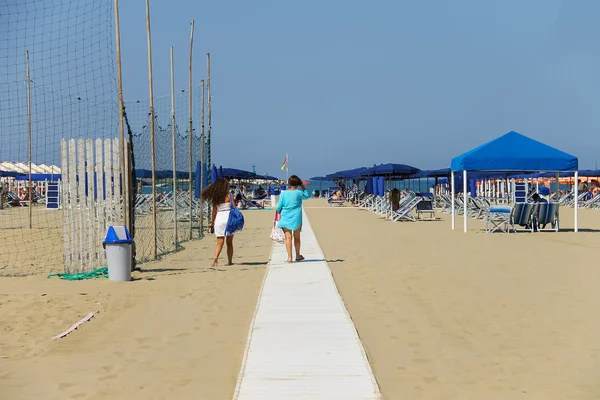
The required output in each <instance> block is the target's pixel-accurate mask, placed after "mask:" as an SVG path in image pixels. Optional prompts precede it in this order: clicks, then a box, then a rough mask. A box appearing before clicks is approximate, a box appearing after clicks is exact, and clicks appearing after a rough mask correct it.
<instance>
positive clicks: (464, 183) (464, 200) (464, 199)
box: [463, 170, 469, 233]
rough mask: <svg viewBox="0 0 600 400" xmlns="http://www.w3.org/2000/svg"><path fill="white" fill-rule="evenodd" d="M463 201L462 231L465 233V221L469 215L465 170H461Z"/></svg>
mask: <svg viewBox="0 0 600 400" xmlns="http://www.w3.org/2000/svg"><path fill="white" fill-rule="evenodd" d="M463 202H464V203H465V209H464V214H463V217H464V218H463V229H464V232H465V233H467V221H468V218H469V216H468V215H467V214H468V213H469V207H468V205H469V192H468V191H467V170H464V171H463Z"/></svg>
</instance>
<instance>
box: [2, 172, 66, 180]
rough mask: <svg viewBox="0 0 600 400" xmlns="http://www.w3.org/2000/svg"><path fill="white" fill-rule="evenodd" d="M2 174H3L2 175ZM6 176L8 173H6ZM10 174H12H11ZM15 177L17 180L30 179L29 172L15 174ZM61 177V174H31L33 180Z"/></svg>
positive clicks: (57, 178)
mask: <svg viewBox="0 0 600 400" xmlns="http://www.w3.org/2000/svg"><path fill="white" fill-rule="evenodd" d="M0 176H2V175H0ZM5 176H6V175H5ZM9 176H10V175H9ZM13 176H14V177H15V180H16V181H28V180H29V174H25V175H22V174H19V175H13ZM59 179H60V174H31V180H32V181H36V182H38V181H52V180H54V181H57V180H59Z"/></svg>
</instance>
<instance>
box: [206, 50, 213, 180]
mask: <svg viewBox="0 0 600 400" xmlns="http://www.w3.org/2000/svg"><path fill="white" fill-rule="evenodd" d="M206 69H207V76H206V91H207V95H208V101H207V105H208V110H207V111H208V138H207V140H206V144H207V147H208V154H207V159H206V163H207V165H208V168H210V166H211V165H212V160H211V154H210V139H211V133H212V118H211V97H210V53H208V54H206ZM209 176H210V175H209Z"/></svg>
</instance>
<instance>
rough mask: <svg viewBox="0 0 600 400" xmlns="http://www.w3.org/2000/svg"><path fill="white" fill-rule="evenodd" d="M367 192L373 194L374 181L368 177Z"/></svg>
mask: <svg viewBox="0 0 600 400" xmlns="http://www.w3.org/2000/svg"><path fill="white" fill-rule="evenodd" d="M365 192H367V193H369V194H373V181H372V180H371V179H367V185H366V186H365Z"/></svg>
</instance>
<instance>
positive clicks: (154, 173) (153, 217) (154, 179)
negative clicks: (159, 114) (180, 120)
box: [146, 0, 158, 259]
mask: <svg viewBox="0 0 600 400" xmlns="http://www.w3.org/2000/svg"><path fill="white" fill-rule="evenodd" d="M146 33H147V35H148V86H149V89H150V152H151V157H152V232H153V239H154V259H156V258H158V237H157V232H156V155H155V143H154V89H153V86H152V39H151V35H150V0H146Z"/></svg>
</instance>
